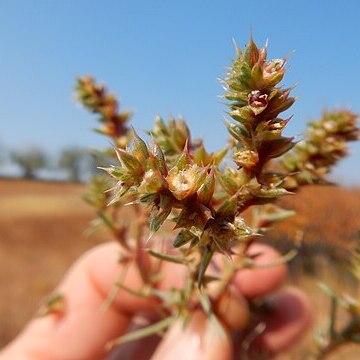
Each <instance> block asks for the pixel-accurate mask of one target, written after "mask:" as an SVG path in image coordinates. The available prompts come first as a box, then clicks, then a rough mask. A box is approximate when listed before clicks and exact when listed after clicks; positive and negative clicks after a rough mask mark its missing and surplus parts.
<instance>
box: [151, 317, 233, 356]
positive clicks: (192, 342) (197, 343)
mask: <svg viewBox="0 0 360 360" xmlns="http://www.w3.org/2000/svg"><path fill="white" fill-rule="evenodd" d="M224 331H225V330H224ZM224 331H222V330H221V329H220V328H219V327H218V326H217V325H216V324H214V323H213V322H212V321H211V320H210V319H209V318H208V317H207V316H206V315H205V314H204V312H202V311H200V310H198V311H195V312H194V313H193V314H192V315H191V319H190V321H189V323H188V324H187V325H186V327H185V328H184V324H183V322H182V321H181V320H178V321H177V322H175V324H173V325H172V326H171V328H170V329H169V330H168V331H167V333H166V335H165V337H164V339H163V340H162V342H161V343H160V345H159V346H158V348H157V350H156V352H155V353H154V355H153V357H152V358H151V360H167V359H177V360H205V359H206V360H217V359H223V360H230V359H232V345H231V344H232V343H231V339H230V336H229V334H227V333H225V332H224Z"/></svg>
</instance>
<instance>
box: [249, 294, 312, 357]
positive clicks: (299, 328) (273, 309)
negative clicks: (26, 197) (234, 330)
mask: <svg viewBox="0 0 360 360" xmlns="http://www.w3.org/2000/svg"><path fill="white" fill-rule="evenodd" d="M269 305H270V311H269V312H268V314H267V315H265V316H264V318H263V319H262V321H263V323H264V327H265V330H264V332H263V333H262V334H260V335H259V336H258V337H257V338H256V339H255V341H254V342H253V344H252V346H251V349H252V353H253V355H254V356H255V355H256V354H257V355H259V352H260V353H262V354H266V355H274V354H276V353H279V352H281V351H283V350H286V349H287V348H289V347H290V346H292V345H293V344H294V343H296V342H297V341H298V340H299V338H300V337H301V336H302V335H304V333H305V332H306V331H307V330H308V329H309V327H310V325H311V323H312V320H313V309H312V306H311V303H310V301H309V299H308V297H307V296H306V295H305V294H304V293H303V292H302V291H301V290H299V289H295V288H288V289H284V290H282V291H281V292H279V293H277V294H275V295H274V296H273V297H272V298H270V299H269Z"/></svg>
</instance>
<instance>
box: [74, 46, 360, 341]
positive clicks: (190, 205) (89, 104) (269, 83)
mask: <svg viewBox="0 0 360 360" xmlns="http://www.w3.org/2000/svg"><path fill="white" fill-rule="evenodd" d="M286 61H287V60H286V59H273V60H268V59H267V45H265V46H264V47H263V48H259V47H258V46H257V45H256V44H255V43H254V41H253V40H252V39H250V42H249V43H248V44H247V46H246V47H245V49H244V50H240V49H238V48H236V58H235V60H234V61H233V63H232V65H231V66H230V67H229V69H228V72H227V74H226V76H225V78H224V79H223V80H222V83H223V85H224V88H225V94H224V95H223V97H224V98H225V99H226V100H227V101H228V112H227V114H228V118H229V119H228V121H227V123H226V126H227V129H228V131H229V134H230V142H229V145H227V146H226V147H224V148H223V149H220V150H219V151H217V152H208V151H207V150H206V148H205V145H204V143H203V141H202V140H199V139H193V138H192V137H191V133H190V130H189V128H188V126H187V124H186V122H185V121H184V120H183V119H175V118H170V119H169V121H168V122H166V121H164V120H163V119H162V118H161V117H157V118H156V120H155V126H154V129H153V130H151V131H149V135H150V136H151V137H152V141H151V143H150V144H148V143H146V142H145V141H144V140H143V139H142V138H141V137H140V136H139V135H138V134H137V132H136V131H135V130H133V129H132V128H131V127H129V125H128V122H129V119H130V117H131V116H130V115H131V114H130V113H129V112H125V111H120V109H119V103H118V101H117V100H116V98H115V97H114V96H113V95H111V94H109V92H108V91H107V89H106V88H105V87H104V86H103V85H99V84H97V83H96V82H95V80H94V79H93V78H92V77H81V78H79V79H78V83H77V86H76V90H77V98H78V99H79V101H80V102H81V103H82V104H83V105H84V106H85V107H86V108H87V109H89V110H90V111H92V112H93V113H95V114H97V115H98V116H99V118H98V121H99V123H100V125H101V127H100V128H99V129H96V131H98V132H99V133H101V134H103V135H106V136H108V137H109V138H110V139H111V141H112V143H113V146H114V147H113V149H106V150H105V151H104V153H105V154H106V155H107V156H109V157H110V158H111V159H112V160H111V162H112V165H111V166H110V167H105V168H104V170H105V171H106V172H107V173H108V174H109V175H110V177H106V176H98V177H96V178H94V179H93V180H92V182H91V185H90V190H89V192H88V193H87V195H86V200H87V201H88V202H89V203H90V204H91V205H92V206H93V207H94V208H95V209H96V211H97V214H98V219H97V221H96V225H97V226H98V225H103V226H105V227H107V228H108V229H109V230H110V231H111V233H112V234H113V236H114V237H115V239H117V240H118V242H119V243H120V246H121V249H122V250H121V256H120V258H119V261H121V262H123V263H126V262H129V261H135V262H136V264H137V266H138V269H139V273H140V274H141V276H142V278H143V281H144V284H145V285H144V287H143V288H142V289H128V288H126V287H125V286H124V285H123V284H122V283H121V281H119V283H118V284H116V286H115V288H117V289H118V290H119V289H122V290H123V291H130V292H131V293H133V294H137V295H138V296H153V297H156V298H158V299H159V307H161V309H162V311H161V314H162V317H163V318H162V320H161V321H160V322H158V323H156V324H153V325H150V326H149V327H147V328H144V329H141V330H140V331H139V332H134V333H130V334H127V335H125V336H123V337H121V338H119V339H116V340H114V343H113V345H115V344H120V343H122V342H124V341H128V340H131V339H136V338H137V337H140V336H144V335H145V334H149V333H152V332H158V331H160V330H164V329H166V328H167V327H168V326H169V325H170V324H171V323H172V322H173V321H174V320H175V319H178V318H179V317H181V318H183V319H184V321H185V322H186V319H187V317H188V316H189V314H190V313H191V312H192V311H193V310H194V308H195V307H198V306H202V307H203V310H204V311H205V313H206V314H208V316H209V317H211V318H212V319H213V320H214V321H215V322H216V323H217V324H218V325H219V326H220V327H221V326H225V327H229V328H230V329H232V330H236V328H237V327H243V326H244V323H242V324H232V323H231V320H229V316H227V317H226V314H225V313H224V311H223V310H221V309H222V308H221V307H220V306H219V304H220V303H221V301H222V299H223V298H224V297H226V296H227V294H228V292H229V291H230V290H231V281H232V279H233V276H234V275H235V273H236V271H238V270H239V269H244V268H249V267H255V266H256V265H255V262H254V257H250V256H249V255H248V254H247V249H248V247H249V246H250V244H251V243H253V242H254V241H257V239H259V238H260V235H264V234H265V232H266V229H267V228H268V227H270V226H271V225H272V224H274V223H275V222H276V221H280V220H284V219H285V218H286V217H288V216H290V215H292V214H293V212H292V211H289V210H284V209H282V208H280V207H279V206H278V205H276V204H275V203H276V200H277V199H278V198H279V197H281V196H284V195H288V194H293V193H295V192H296V191H297V189H298V188H299V187H301V186H303V185H306V184H316V183H323V182H325V181H326V180H325V175H327V173H329V171H330V169H331V167H332V166H333V165H334V164H335V163H336V162H337V161H338V160H339V159H341V158H342V157H344V156H346V154H347V144H346V143H347V141H352V140H356V139H357V138H358V135H359V132H358V128H357V116H356V115H355V114H353V113H351V112H350V111H347V110H340V111H334V112H326V113H324V115H323V117H322V118H321V119H320V120H319V121H315V122H312V123H310V125H309V128H308V130H307V132H306V133H305V136H304V139H303V140H301V141H300V142H298V143H296V142H295V141H294V138H293V137H287V136H284V135H283V131H284V129H285V127H286V125H287V123H288V122H289V121H290V118H284V117H283V116H282V115H281V114H282V113H283V112H284V111H286V110H287V109H289V108H290V107H291V105H292V104H293V103H294V102H295V100H296V99H295V97H293V96H292V95H291V91H292V88H284V87H283V86H281V85H280V82H281V81H282V79H283V77H284V75H285V73H286V66H285V65H286ZM229 158H230V159H231V161H229V160H226V159H229ZM109 188H111V191H109ZM126 205H131V206H132V207H133V209H134V211H135V212H136V214H137V217H136V219H137V221H135V222H134V221H133V222H132V223H129V222H126V221H124V220H122V217H121V216H119V212H120V211H122V209H123V208H124V206H126ZM249 209H250V210H252V211H253V217H252V221H251V224H250V223H246V222H245V220H244V216H243V215H244V212H245V211H246V210H249ZM167 222H169V223H173V231H172V232H171V234H174V235H173V239H172V243H170V242H169V234H168V233H166V236H164V235H162V233H161V231H160V232H159V230H160V228H161V227H163V228H164V227H165V228H168V227H167V226H166V225H165V224H164V223H167ZM215 254H220V259H221V260H220V262H222V264H220V265H219V261H218V260H216V261H215V257H214V255H215ZM292 256H293V253H291V254H286V255H284V257H283V258H281V259H279V262H281V261H287V260H289V259H290V258H291V257H292ZM216 258H217V259H218V258H219V257H216ZM163 262H174V263H177V264H180V265H182V266H185V267H186V273H185V274H186V275H185V280H184V287H183V288H182V289H172V290H171V291H168V292H165V291H160V290H159V289H157V283H158V281H159V278H160V277H161V264H162V263H163ZM215 262H216V266H215V265H214V266H211V265H212V264H214V263H215ZM269 265H270V264H269ZM210 268H211V269H210ZM210 270H211V271H210ZM210 288H211V294H210ZM114 291H115V292H116V289H115V290H114ZM112 296H114V294H112V295H111V296H110V298H109V302H110V301H111V297H112ZM219 319H220V320H219Z"/></svg>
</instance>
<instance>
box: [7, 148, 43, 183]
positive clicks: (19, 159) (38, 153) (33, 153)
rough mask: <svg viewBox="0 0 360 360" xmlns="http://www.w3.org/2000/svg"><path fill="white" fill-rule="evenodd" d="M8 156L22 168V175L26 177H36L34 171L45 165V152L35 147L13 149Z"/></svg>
mask: <svg viewBox="0 0 360 360" xmlns="http://www.w3.org/2000/svg"><path fill="white" fill-rule="evenodd" d="M10 158H11V160H12V161H13V162H14V163H16V164H17V165H18V166H20V167H21V168H22V169H23V177H24V178H26V179H34V178H36V171H37V170H39V169H43V168H45V167H46V166H47V159H46V156H45V153H44V152H43V151H42V150H41V149H39V148H36V147H32V148H29V149H26V150H21V151H13V152H12V153H11V156H10Z"/></svg>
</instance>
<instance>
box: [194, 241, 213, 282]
mask: <svg viewBox="0 0 360 360" xmlns="http://www.w3.org/2000/svg"><path fill="white" fill-rule="evenodd" d="M213 255H214V250H212V249H211V248H210V247H209V246H206V247H205V250H204V253H203V258H202V260H201V263H200V267H199V274H198V287H199V288H200V287H201V285H202V283H203V278H204V275H205V272H206V269H207V267H208V266H209V264H210V261H211V259H212V257H213Z"/></svg>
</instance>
